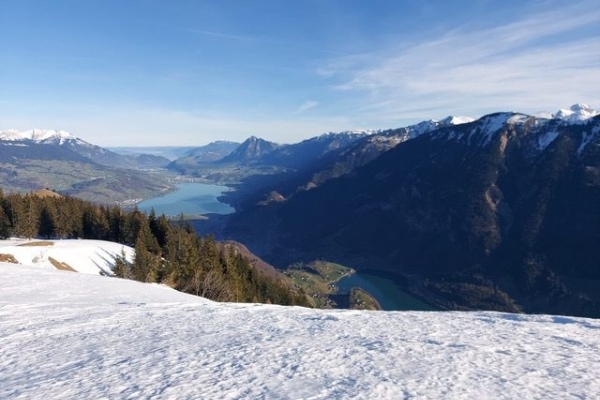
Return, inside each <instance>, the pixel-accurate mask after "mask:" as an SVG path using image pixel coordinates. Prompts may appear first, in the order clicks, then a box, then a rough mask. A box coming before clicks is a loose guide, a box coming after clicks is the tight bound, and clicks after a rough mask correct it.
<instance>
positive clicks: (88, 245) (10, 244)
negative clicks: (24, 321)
mask: <svg viewBox="0 0 600 400" xmlns="http://www.w3.org/2000/svg"><path fill="white" fill-rule="evenodd" d="M36 243H37V245H36ZM122 252H124V254H125V258H126V260H127V261H129V262H132V261H133V255H134V250H133V249H132V248H131V247H128V246H124V245H121V244H118V243H114V242H107V241H103V240H81V239H69V240H37V239H33V240H27V239H15V238H13V239H9V240H0V255H1V254H10V255H12V256H13V257H14V258H15V259H16V260H17V261H18V262H19V263H20V264H24V265H33V266H36V267H39V268H44V269H50V270H52V269H55V267H54V266H53V264H52V263H51V261H50V258H53V259H54V260H56V261H58V262H62V263H66V264H68V265H69V266H70V267H71V268H73V269H74V270H75V271H77V272H81V273H84V274H92V275H100V274H102V275H103V274H109V275H110V274H112V269H113V267H114V263H115V258H116V257H119V256H121V255H122Z"/></svg>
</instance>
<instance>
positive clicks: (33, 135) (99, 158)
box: [0, 129, 169, 169]
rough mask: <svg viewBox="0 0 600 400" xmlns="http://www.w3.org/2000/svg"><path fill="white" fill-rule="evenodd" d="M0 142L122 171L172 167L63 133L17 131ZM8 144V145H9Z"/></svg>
mask: <svg viewBox="0 0 600 400" xmlns="http://www.w3.org/2000/svg"><path fill="white" fill-rule="evenodd" d="M0 142H5V144H13V145H21V146H22V145H28V144H36V145H46V146H49V147H46V148H45V150H46V151H48V150H49V149H51V148H52V147H50V146H54V147H55V148H56V147H59V148H61V151H63V152H64V150H65V149H66V150H70V151H73V152H74V153H77V154H78V155H80V156H83V157H85V158H87V159H89V160H91V161H93V162H95V163H98V164H100V165H105V166H110V167H118V168H132V169H137V168H162V167H164V166H166V165H167V164H168V163H169V160H168V159H166V158H164V157H158V156H152V155H132V156H125V155H121V154H117V153H115V152H112V151H110V150H107V149H105V148H103V147H100V146H96V145H94V144H91V143H88V142H86V141H85V140H82V139H80V138H78V137H77V136H75V135H73V134H71V133H69V132H66V131H61V130H50V129H31V130H27V131H17V130H14V129H9V130H3V131H0ZM6 142H8V143H6Z"/></svg>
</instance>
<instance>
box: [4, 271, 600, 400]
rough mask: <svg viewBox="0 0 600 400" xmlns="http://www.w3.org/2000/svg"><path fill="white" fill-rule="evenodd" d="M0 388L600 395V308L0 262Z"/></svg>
mask: <svg viewBox="0 0 600 400" xmlns="http://www.w3.org/2000/svg"><path fill="white" fill-rule="evenodd" d="M0 273H1V274H2V276H3V279H2V280H0V342H1V343H2V345H1V346H0V398H2V399H10V398H36V399H37V398H48V399H53V398H136V399H137V398H190V399H197V398H203V399H408V398H414V399H441V398H443V399H515V398H523V399H568V398H574V399H575V398H577V399H583V398H590V399H591V398H597V397H598V396H599V395H600V375H598V367H599V366H600V334H599V332H600V321H596V320H590V319H582V318H566V317H558V316H525V315H511V314H499V313H483V312H477V313H458V312H452V313H450V312H448V313H433V312H431V313H424V312H361V311H340V310H338V311H333V310H310V309H303V308H297V307H294V308H285V307H279V306H268V305H256V304H246V305H242V304H218V303H212V302H209V301H207V300H204V299H201V298H198V297H193V296H189V295H185V294H181V293H178V292H175V291H173V290H171V289H168V288H165V287H161V286H157V285H148V284H142V283H137V282H132V281H126V280H121V279H116V278H107V277H99V276H90V275H84V274H73V273H66V272H61V271H50V270H43V269H39V268H38V269H34V268H30V267H23V266H17V265H14V264H0Z"/></svg>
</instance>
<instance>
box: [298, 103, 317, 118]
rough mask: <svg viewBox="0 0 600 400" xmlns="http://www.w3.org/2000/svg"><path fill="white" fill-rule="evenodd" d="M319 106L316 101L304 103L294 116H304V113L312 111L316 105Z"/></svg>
mask: <svg viewBox="0 0 600 400" xmlns="http://www.w3.org/2000/svg"><path fill="white" fill-rule="evenodd" d="M317 104H319V103H318V102H316V101H313V100H308V101H305V102H304V103H302V105H301V106H300V107H298V109H297V110H296V111H295V112H294V115H298V114H302V113H303V112H305V111H307V110H310V109H311V108H314V107H316V105H317Z"/></svg>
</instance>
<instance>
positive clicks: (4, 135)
mask: <svg viewBox="0 0 600 400" xmlns="http://www.w3.org/2000/svg"><path fill="white" fill-rule="evenodd" d="M48 139H59V140H60V142H61V144H62V143H63V141H64V140H67V139H76V137H75V136H73V135H71V134H70V133H69V132H66V131H61V130H55V129H30V130H27V131H23V132H19V131H17V130H15V129H9V130H5V131H0V140H9V141H15V140H32V141H34V142H42V141H44V140H48Z"/></svg>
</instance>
